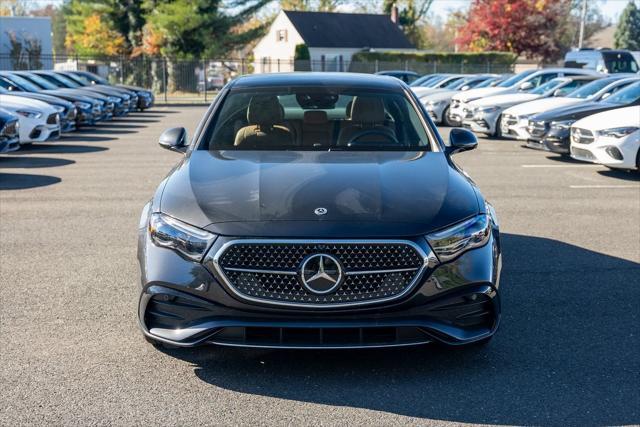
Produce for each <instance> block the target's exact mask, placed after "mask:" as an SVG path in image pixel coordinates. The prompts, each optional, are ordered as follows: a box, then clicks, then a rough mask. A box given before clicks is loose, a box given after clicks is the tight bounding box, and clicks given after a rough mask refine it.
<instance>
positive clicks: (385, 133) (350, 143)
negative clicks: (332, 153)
mask: <svg viewBox="0 0 640 427" xmlns="http://www.w3.org/2000/svg"><path fill="white" fill-rule="evenodd" d="M369 135H380V136H383V137H385V138H387V140H388V141H389V142H390V143H391V144H388V145H392V144H393V145H400V141H398V138H396V136H395V135H394V134H393V132H391V131H390V130H389V129H364V130H361V131H360V132H357V133H356V134H355V135H353V136H352V137H351V138H349V140H348V141H347V144H346V145H347V147H354V146H357V145H359V144H358V143H357V142H356V141H357V140H358V139H360V138H362V137H364V136H369ZM360 144H362V145H371V143H370V142H363V141H361V142H360ZM385 145H387V144H385Z"/></svg>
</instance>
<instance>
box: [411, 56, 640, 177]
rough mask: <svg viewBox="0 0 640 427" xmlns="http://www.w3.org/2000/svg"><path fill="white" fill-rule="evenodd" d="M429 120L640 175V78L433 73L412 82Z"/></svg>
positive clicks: (581, 72)
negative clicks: (630, 170)
mask: <svg viewBox="0 0 640 427" xmlns="http://www.w3.org/2000/svg"><path fill="white" fill-rule="evenodd" d="M411 88H412V90H413V91H414V93H415V94H416V96H417V97H418V99H419V100H420V101H421V102H422V104H423V105H424V107H425V108H426V110H427V112H428V113H429V115H430V117H431V118H432V119H433V120H434V121H435V122H436V123H439V124H444V125H448V126H463V127H465V128H468V129H470V130H472V131H473V132H475V133H479V134H484V135H487V136H489V137H496V138H505V139H515V140H521V141H524V142H525V144H526V146H527V147H530V148H535V149H541V150H546V151H552V152H555V153H560V154H563V155H569V156H571V157H573V158H574V159H578V160H582V161H589V162H596V163H600V164H603V165H605V166H608V167H611V168H621V169H636V170H640V153H639V152H640V75H639V74H634V73H617V74H602V73H599V72H596V71H594V70H590V69H580V68H546V69H541V70H527V71H523V72H521V73H518V74H515V75H511V76H507V75H501V76H498V75H491V74H477V75H461V74H433V75H428V76H423V77H421V78H419V79H417V80H415V81H414V82H413V83H412V84H411Z"/></svg>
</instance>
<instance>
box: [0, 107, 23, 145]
mask: <svg viewBox="0 0 640 427" xmlns="http://www.w3.org/2000/svg"><path fill="white" fill-rule="evenodd" d="M19 132H20V121H19V120H18V117H17V116H16V115H15V114H13V113H10V112H9V111H7V110H4V109H2V108H0V153H9V152H11V151H15V150H17V149H18V148H20V139H19V138H18V133H19Z"/></svg>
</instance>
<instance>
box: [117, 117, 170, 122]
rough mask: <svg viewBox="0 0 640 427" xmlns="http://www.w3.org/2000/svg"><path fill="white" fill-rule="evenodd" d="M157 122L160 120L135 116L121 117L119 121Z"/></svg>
mask: <svg viewBox="0 0 640 427" xmlns="http://www.w3.org/2000/svg"><path fill="white" fill-rule="evenodd" d="M158 122H160V120H155V119H147V118H137V117H127V118H124V119H122V121H121V123H158Z"/></svg>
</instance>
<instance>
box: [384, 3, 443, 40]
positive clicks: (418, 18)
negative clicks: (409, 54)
mask: <svg viewBox="0 0 640 427" xmlns="http://www.w3.org/2000/svg"><path fill="white" fill-rule="evenodd" d="M432 3H433V0H384V1H383V3H382V11H383V13H386V14H387V15H389V14H391V11H392V9H393V7H394V6H397V7H398V24H399V25H400V28H402V31H404V33H405V34H406V35H407V38H408V39H409V40H410V41H411V43H413V44H414V46H415V47H417V48H423V47H424V45H425V38H424V31H423V28H422V26H423V25H422V20H423V19H424V17H425V16H426V15H427V12H429V8H430V7H431V4H432Z"/></svg>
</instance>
